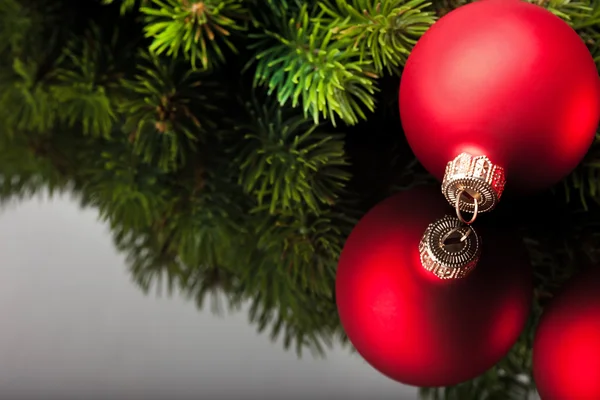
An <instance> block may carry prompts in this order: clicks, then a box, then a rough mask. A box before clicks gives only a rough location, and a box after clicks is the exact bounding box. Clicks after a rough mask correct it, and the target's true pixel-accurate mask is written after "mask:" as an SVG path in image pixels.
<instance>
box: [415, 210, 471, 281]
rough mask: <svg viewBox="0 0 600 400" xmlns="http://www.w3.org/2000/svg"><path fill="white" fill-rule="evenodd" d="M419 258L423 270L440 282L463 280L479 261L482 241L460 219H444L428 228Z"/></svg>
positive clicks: (420, 246) (420, 248)
mask: <svg viewBox="0 0 600 400" xmlns="http://www.w3.org/2000/svg"><path fill="white" fill-rule="evenodd" d="M419 254H420V256H421V264H422V265H423V268H425V269H426V270H427V271H429V272H431V273H433V274H434V275H435V276H437V277H438V278H440V279H460V278H464V277H466V276H467V275H469V273H470V272H471V271H473V269H474V268H475V266H476V265H477V262H478V261H479V257H480V256H481V238H480V237H479V235H478V234H477V233H476V232H475V230H474V229H473V227H471V226H470V225H466V224H463V223H462V222H461V221H460V220H459V219H458V218H457V217H454V216H445V217H444V218H442V219H439V220H437V221H435V222H434V223H432V224H430V225H429V226H428V227H427V229H426V230H425V234H424V235H423V238H422V239H421V242H420V243H419Z"/></svg>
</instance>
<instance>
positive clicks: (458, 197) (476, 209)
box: [454, 189, 479, 225]
mask: <svg viewBox="0 0 600 400" xmlns="http://www.w3.org/2000/svg"><path fill="white" fill-rule="evenodd" d="M463 194H465V189H460V190H459V191H458V193H456V205H455V207H454V208H455V209H456V216H457V217H458V219H459V220H460V222H462V223H463V224H467V225H471V224H472V223H473V222H475V220H476V219H477V214H478V213H479V203H478V202H477V199H476V198H473V216H472V217H471V219H470V220H469V221H467V220H466V219H465V218H464V217H463V216H462V213H461V211H460V200H461V197H462V195H463Z"/></svg>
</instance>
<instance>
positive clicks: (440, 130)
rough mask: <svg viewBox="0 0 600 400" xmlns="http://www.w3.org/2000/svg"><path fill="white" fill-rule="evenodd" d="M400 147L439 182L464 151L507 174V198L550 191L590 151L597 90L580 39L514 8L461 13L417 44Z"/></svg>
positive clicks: (500, 0) (406, 81)
mask: <svg viewBox="0 0 600 400" xmlns="http://www.w3.org/2000/svg"><path fill="white" fill-rule="evenodd" d="M399 99H400V114H401V120H402V125H403V128H404V132H405V134H406V138H407V140H408V142H409V144H410V146H411V148H412V150H413V151H414V153H415V155H416V156H417V158H418V159H419V161H420V162H421V163H422V164H423V166H424V167H425V168H426V169H427V170H428V171H429V172H430V173H432V174H433V175H434V176H436V177H437V178H438V179H440V180H441V179H442V178H443V176H444V169H445V167H446V164H447V163H448V162H450V161H452V160H453V159H454V158H455V157H456V156H457V155H458V154H460V153H462V152H467V153H471V154H472V155H475V156H478V155H486V156H487V157H488V158H489V159H490V160H491V161H492V162H493V163H494V164H496V165H499V166H500V167H503V168H505V170H506V179H507V189H508V188H512V189H513V190H515V192H517V193H518V192H530V191H534V190H539V189H543V188H547V187H549V186H551V185H553V184H555V183H556V182H558V181H559V180H561V179H562V178H563V177H565V176H566V175H567V174H568V173H570V172H571V171H572V170H573V169H574V168H575V167H576V166H577V164H578V163H579V162H580V161H581V160H582V158H583V156H584V155H585V153H586V152H587V150H588V149H589V147H590V145H591V144H592V141H593V140H594V135H595V131H596V128H597V126H598V120H599V118H600V82H599V79H598V72H597V69H596V66H595V64H594V60H593V58H592V56H591V55H590V52H589V51H588V49H587V48H586V46H585V44H584V42H583V41H582V39H581V38H580V37H579V36H578V35H577V33H576V32H575V31H574V30H573V29H572V28H571V27H570V26H569V25H568V24H567V23H565V22H564V21H563V20H561V19H560V18H558V17H557V16H555V15H553V14H552V13H550V12H549V11H547V10H545V9H544V8H542V7H539V6H536V5H533V4H530V3H527V2H524V1H520V0H485V1H477V2H474V3H470V4H467V5H465V6H462V7H459V8H457V9H456V10H454V11H452V12H450V13H448V14H447V15H445V16H444V17H442V18H441V19H440V20H439V21H437V22H436V23H435V24H434V25H433V26H432V27H431V28H430V29H429V30H428V31H427V32H426V33H425V34H424V35H423V36H422V38H421V39H420V40H419V41H418V42H417V44H416V46H415V47H414V49H413V51H412V53H411V54H410V56H409V58H408V60H407V63H406V67H405V69H404V72H403V74H402V81H401V84H400V95H399Z"/></svg>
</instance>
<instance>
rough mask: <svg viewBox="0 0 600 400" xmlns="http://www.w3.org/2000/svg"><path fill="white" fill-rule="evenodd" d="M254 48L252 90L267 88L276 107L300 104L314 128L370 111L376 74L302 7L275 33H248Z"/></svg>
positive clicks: (357, 117) (354, 120) (362, 116)
mask: <svg viewBox="0 0 600 400" xmlns="http://www.w3.org/2000/svg"><path fill="white" fill-rule="evenodd" d="M251 37H252V38H253V39H254V40H256V42H255V43H254V44H252V45H251V46H250V48H251V49H258V51H259V52H258V54H257V55H256V57H255V60H256V62H257V66H256V72H255V86H262V85H265V86H268V88H269V94H271V93H275V95H276V96H277V100H278V101H279V103H280V104H281V105H285V104H288V103H291V105H292V107H298V106H302V109H303V111H304V113H305V115H307V116H310V117H312V119H313V120H314V122H315V124H316V123H318V122H319V120H321V119H329V120H330V121H331V122H332V123H333V124H334V125H335V123H336V118H340V119H342V120H343V121H344V122H346V123H348V124H352V125H353V124H356V123H358V122H359V120H360V119H366V114H365V110H364V109H365V108H366V109H367V110H369V111H373V110H374V109H375V99H374V94H375V92H376V91H377V88H376V86H375V79H376V78H377V76H376V75H375V73H374V70H373V69H372V67H371V63H370V62H369V61H365V60H362V61H361V59H360V54H359V52H358V50H356V49H352V48H349V47H348V45H347V43H345V42H340V41H336V40H335V39H334V37H333V32H332V31H331V30H330V29H327V27H324V26H322V25H321V23H320V22H319V21H318V20H316V19H315V18H313V17H311V16H310V12H309V10H308V7H307V6H304V7H303V8H302V10H301V11H300V12H299V13H298V15H296V16H295V17H294V18H291V19H290V20H289V22H286V23H283V24H280V26H279V29H278V32H272V31H267V32H265V33H261V34H255V35H251Z"/></svg>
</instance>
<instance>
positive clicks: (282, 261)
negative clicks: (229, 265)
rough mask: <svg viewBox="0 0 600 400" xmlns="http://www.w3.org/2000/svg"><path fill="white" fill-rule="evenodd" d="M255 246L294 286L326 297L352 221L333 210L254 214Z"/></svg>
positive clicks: (329, 293) (297, 210) (299, 209)
mask: <svg viewBox="0 0 600 400" xmlns="http://www.w3.org/2000/svg"><path fill="white" fill-rule="evenodd" d="M257 218H260V219H259V220H257V221H256V225H255V227H256V228H255V235H256V237H257V238H259V241H258V243H257V247H258V248H259V249H261V250H262V251H264V252H265V254H268V255H270V256H271V257H272V259H270V260H269V259H267V260H266V261H267V262H268V263H272V264H274V265H277V266H278V268H281V269H283V270H285V271H287V273H288V274H289V275H290V277H291V279H292V280H293V281H294V282H295V284H296V285H297V286H298V287H300V288H302V289H303V290H310V292H311V293H316V294H321V295H324V296H330V295H331V294H332V293H331V290H332V282H333V279H334V278H335V270H336V268H337V258H338V256H339V254H340V253H341V251H342V247H343V244H344V241H345V239H346V237H347V235H348V234H349V233H350V230H351V229H352V226H353V223H355V221H354V220H353V219H351V218H350V217H348V216H346V215H344V214H342V213H340V212H337V211H335V210H333V209H329V210H321V211H320V212H319V214H315V213H312V212H310V211H305V210H302V209H301V208H297V209H295V210H293V211H292V212H290V213H288V214H282V215H277V216H269V215H268V214H267V213H266V210H264V212H263V213H261V214H257Z"/></svg>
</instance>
